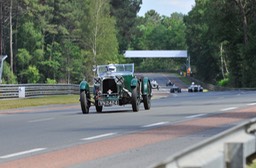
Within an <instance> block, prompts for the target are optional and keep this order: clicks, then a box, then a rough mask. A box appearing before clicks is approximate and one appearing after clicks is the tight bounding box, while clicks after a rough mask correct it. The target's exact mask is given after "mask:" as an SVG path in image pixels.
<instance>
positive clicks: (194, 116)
mask: <svg viewBox="0 0 256 168" xmlns="http://www.w3.org/2000/svg"><path fill="white" fill-rule="evenodd" d="M204 115H206V114H196V115H191V116H187V117H185V118H197V117H201V116H204Z"/></svg>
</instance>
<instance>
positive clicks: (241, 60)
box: [184, 0, 256, 87]
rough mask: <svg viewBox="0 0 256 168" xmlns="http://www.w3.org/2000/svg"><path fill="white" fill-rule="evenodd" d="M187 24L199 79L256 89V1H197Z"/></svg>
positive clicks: (192, 57)
mask: <svg viewBox="0 0 256 168" xmlns="http://www.w3.org/2000/svg"><path fill="white" fill-rule="evenodd" d="M184 22H185V24H186V41H187V44H188V51H189V53H190V56H191V64H192V65H193V68H192V69H194V70H195V73H196V76H197V77H198V78H200V79H202V80H203V81H207V82H210V83H214V84H216V83H218V82H220V81H221V82H222V84H226V85H229V86H232V87H255V86H256V80H255V79H256V73H255V70H256V1H255V0H215V1H212V0H196V5H195V6H194V7H193V9H192V10H191V11H190V12H189V13H188V15H187V16H185V18H184Z"/></svg>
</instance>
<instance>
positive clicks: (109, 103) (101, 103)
mask: <svg viewBox="0 0 256 168" xmlns="http://www.w3.org/2000/svg"><path fill="white" fill-rule="evenodd" d="M112 105H118V101H117V100H105V101H99V106H112Z"/></svg>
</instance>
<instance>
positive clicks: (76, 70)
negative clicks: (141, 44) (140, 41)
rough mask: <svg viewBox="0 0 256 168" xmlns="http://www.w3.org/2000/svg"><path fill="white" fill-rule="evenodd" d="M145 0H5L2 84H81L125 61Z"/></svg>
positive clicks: (0, 29) (0, 8)
mask: <svg viewBox="0 0 256 168" xmlns="http://www.w3.org/2000/svg"><path fill="white" fill-rule="evenodd" d="M141 3H142V2H141V0H93V1H92V0H74V1H69V0H8V1H7V0H1V1H0V55H8V58H7V59H6V61H5V63H4V71H3V72H4V74H3V83H56V82H65V83H79V81H81V80H82V79H83V78H88V79H91V77H92V75H93V73H92V69H93V65H97V64H103V63H117V62H122V61H123V57H122V56H121V55H122V51H124V50H126V48H127V47H128V44H129V42H130V36H131V33H132V29H133V27H134V23H135V19H136V16H137V13H138V11H139V9H140V5H141Z"/></svg>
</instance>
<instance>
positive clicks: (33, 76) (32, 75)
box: [21, 66, 40, 83]
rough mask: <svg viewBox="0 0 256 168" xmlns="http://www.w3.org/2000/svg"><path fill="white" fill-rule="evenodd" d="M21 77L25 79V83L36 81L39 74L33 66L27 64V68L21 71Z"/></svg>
mask: <svg viewBox="0 0 256 168" xmlns="http://www.w3.org/2000/svg"><path fill="white" fill-rule="evenodd" d="M21 74H22V76H23V78H25V79H26V81H27V83H37V82H38V81H39V79H40V74H39V71H38V69H37V68H36V67H35V66H29V67H28V69H26V70H24V71H22V73H21Z"/></svg>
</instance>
